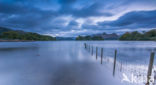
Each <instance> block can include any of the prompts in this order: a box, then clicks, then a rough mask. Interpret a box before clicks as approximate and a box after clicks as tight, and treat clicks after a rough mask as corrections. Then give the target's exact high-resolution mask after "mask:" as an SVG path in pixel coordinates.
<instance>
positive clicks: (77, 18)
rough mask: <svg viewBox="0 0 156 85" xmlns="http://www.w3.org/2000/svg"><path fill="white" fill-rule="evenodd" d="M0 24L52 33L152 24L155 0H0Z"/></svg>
mask: <svg viewBox="0 0 156 85" xmlns="http://www.w3.org/2000/svg"><path fill="white" fill-rule="evenodd" d="M0 26H2V27H9V28H12V29H17V30H24V31H30V32H37V33H41V34H47V35H52V36H65V37H73V36H77V35H88V34H96V33H101V32H107V33H113V32H115V33H124V32H126V31H134V30H138V31H146V30H150V29H154V28H156V0H0Z"/></svg>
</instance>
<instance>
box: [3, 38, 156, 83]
mask: <svg viewBox="0 0 156 85" xmlns="http://www.w3.org/2000/svg"><path fill="white" fill-rule="evenodd" d="M84 43H87V44H89V45H90V46H93V48H94V50H93V51H94V54H93V56H92V55H91V53H90V52H89V51H88V50H86V49H85V48H84ZM95 47H98V60H96V58H95ZM101 48H103V56H104V58H105V59H110V60H109V61H111V59H113V57H114V50H115V49H117V61H118V62H122V63H123V64H124V63H125V64H131V65H148V63H149V57H150V53H151V52H152V51H154V52H156V42H154V41H46V42H41V41H40V42H39V41H38V42H0V85H122V84H123V83H121V79H120V78H118V77H116V78H113V76H112V66H111V65H110V66H109V65H105V64H108V63H107V62H108V61H107V62H105V63H104V64H102V65H101V64H100V49H101ZM155 64H156V63H154V65H155ZM107 66H108V67H107ZM133 68H134V67H133ZM145 72H146V71H145ZM123 85H124V84H123Z"/></svg>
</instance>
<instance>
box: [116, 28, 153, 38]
mask: <svg viewBox="0 0 156 85" xmlns="http://www.w3.org/2000/svg"><path fill="white" fill-rule="evenodd" d="M119 40H156V29H153V30H150V31H147V32H145V31H143V32H138V31H133V32H126V33H124V34H123V35H122V36H121V37H120V38H119Z"/></svg>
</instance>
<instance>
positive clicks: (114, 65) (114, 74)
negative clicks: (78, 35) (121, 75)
mask: <svg viewBox="0 0 156 85" xmlns="http://www.w3.org/2000/svg"><path fill="white" fill-rule="evenodd" d="M116 54H117V50H115V55H114V66H113V76H115V66H116Z"/></svg>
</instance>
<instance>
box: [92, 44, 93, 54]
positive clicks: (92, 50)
mask: <svg viewBox="0 0 156 85" xmlns="http://www.w3.org/2000/svg"><path fill="white" fill-rule="evenodd" d="M92 55H93V46H92Z"/></svg>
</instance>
